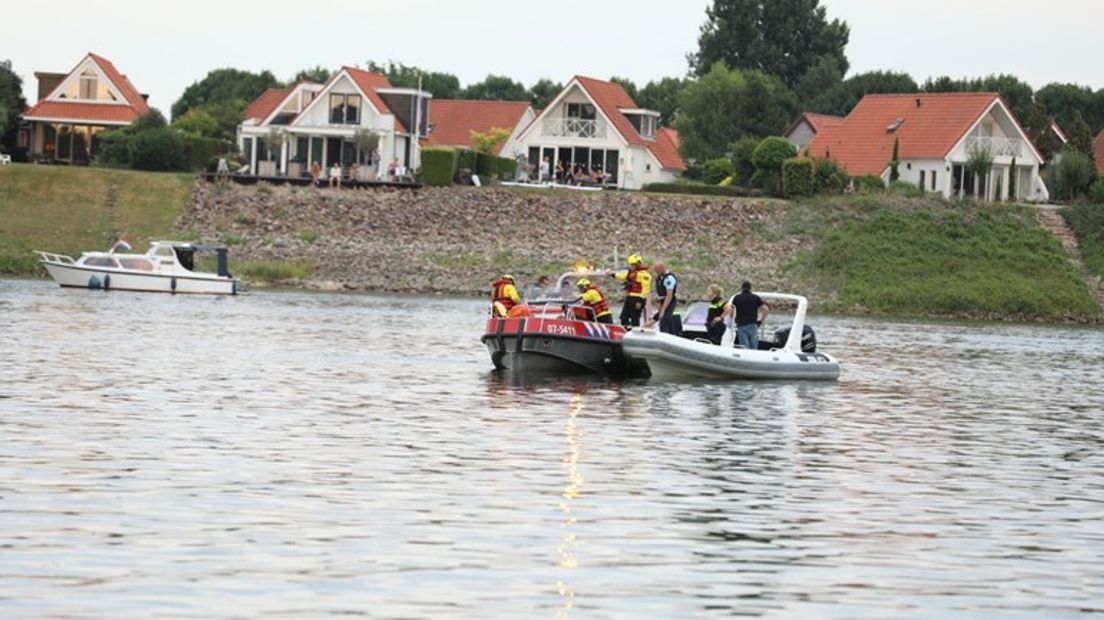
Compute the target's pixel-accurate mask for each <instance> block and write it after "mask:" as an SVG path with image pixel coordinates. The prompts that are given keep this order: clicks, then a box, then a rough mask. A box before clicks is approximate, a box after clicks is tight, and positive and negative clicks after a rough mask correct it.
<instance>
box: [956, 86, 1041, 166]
mask: <svg viewBox="0 0 1104 620" xmlns="http://www.w3.org/2000/svg"><path fill="white" fill-rule="evenodd" d="M995 110H999V111H1000V112H1001V115H1000V116H994V115H993V112H994V111H995ZM987 119H992V120H993V122H994V123H997V124H998V125H999V126H1000V129H1001V132H1002V133H1003V134H1004V136H1005V137H1010V138H1014V139H1017V140H1021V141H1023V143H1024V144H1026V145H1027V147H1028V149H1029V151H1030V152H1031V155H1033V156H1034V157H1035V163H1036V164H1039V165H1041V164H1044V163H1046V161H1045V160H1044V159H1043V156H1042V155H1040V154H1039V150H1038V149H1036V148H1035V144H1034V143H1033V142H1032V141H1031V138H1030V137H1028V135H1027V132H1026V131H1024V130H1023V127H1021V126H1020V123H1019V121H1018V120H1016V116H1015V115H1014V114H1012V110H1011V109H1009V107H1008V106H1007V105H1006V104H1005V103H1004V98H1003V97H1001V96H1000V95H994V99H993V102H992V103H991V104H990V105H989V107H988V108H986V110H985V111H984V112H983V113H982V114H981V115H980V116H979V117H978V119H977V120H976V121H974V123H973V124H972V125H970V128H969V129H967V130H966V132H965V133H963V134H962V136H961V137H960V138H959V139H958V141H957V142H955V144H954V145H953V146H951V148H949V149H947V152H946V153H944V154H943V157H944V158H947V157H950V156H951V154H952V153H954V152H955V151H957V150H958V149H960V148H963V144H964V143H965V142H966V139H967V138H968V137H970V135H971V134H975V133H977V132H978V130H979V129H982V128H983V126H984V125H983V124H984V123H985V122H986V121H987ZM1009 134H1015V135H1014V136H1009Z"/></svg>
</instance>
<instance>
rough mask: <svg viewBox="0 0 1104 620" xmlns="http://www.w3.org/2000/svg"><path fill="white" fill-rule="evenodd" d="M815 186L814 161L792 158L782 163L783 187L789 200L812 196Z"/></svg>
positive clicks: (804, 158)
mask: <svg viewBox="0 0 1104 620" xmlns="http://www.w3.org/2000/svg"><path fill="white" fill-rule="evenodd" d="M815 184H816V182H815V180H814V177H813V160H811V159H809V158H808V157H791V158H789V159H787V160H785V161H783V162H782V187H783V191H784V192H785V194H786V197H787V198H789V197H795V198H799V197H803V196H812V195H813V191H814V190H815Z"/></svg>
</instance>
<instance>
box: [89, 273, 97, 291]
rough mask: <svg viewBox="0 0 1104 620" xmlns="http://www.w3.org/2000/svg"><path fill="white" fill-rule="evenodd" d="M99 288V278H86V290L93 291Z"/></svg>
mask: <svg viewBox="0 0 1104 620" xmlns="http://www.w3.org/2000/svg"><path fill="white" fill-rule="evenodd" d="M99 288H100V279H99V278H97V277H96V276H90V277H89V278H88V290H90V291H94V290H97V289H99Z"/></svg>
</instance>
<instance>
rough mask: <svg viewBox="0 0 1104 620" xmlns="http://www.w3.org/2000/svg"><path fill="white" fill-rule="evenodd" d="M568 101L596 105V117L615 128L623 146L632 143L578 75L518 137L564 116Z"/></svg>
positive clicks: (527, 134)
mask: <svg viewBox="0 0 1104 620" xmlns="http://www.w3.org/2000/svg"><path fill="white" fill-rule="evenodd" d="M567 103H585V104H589V105H592V106H594V109H595V116H596V118H599V119H601V120H602V122H604V123H606V125H607V126H609V127H612V128H613V129H614V133H615V134H616V136H617V137H618V138H619V141H620V142H621V144H622V145H623V146H624V145H628V144H630V142H629V141H628V140H627V139H626V137H625V134H624V133H622V132H621V131H620V129H619V128H618V127H617V125H616V124H614V123H613V121H612V120H611V119H610V115H609V114H607V112H606V110H604V109H602V106H600V105H598V102H597V101H595V100H594V98H593V97H591V95H590V93H589V92H587V90H586V89H585V88H584V87H583V85H582V84H581V83H580V82H579V77H578V76H576V77H574V78H572V79H571V81H570V82H568V83H567V85H566V86H564V87H563V89H562V90H561V91H560V92H559V94H557V95H556V98H555V99H553V100H552V102H551V103H549V104H548V105H546V106H544V109H543V110H541V111H540V113H539V114H537V115H536V118H534V119H533V122H532V123H530V124H529V126H528V127H526V128H525V130H524V131H523V132H522V134H521V135H520V136H518V139H519V140H523V139H525V138H528V137H529V134H530V132H532V131H535V130H536V129H537V128H538V127H540V126H541V123H542V122H543V121H544V120H545V119H546V118H561V117H562V116H563V109H564V104H567ZM617 115H618V116H620V112H617ZM625 123H626V124H628V121H627V120H626V121H625ZM630 128H631V125H630Z"/></svg>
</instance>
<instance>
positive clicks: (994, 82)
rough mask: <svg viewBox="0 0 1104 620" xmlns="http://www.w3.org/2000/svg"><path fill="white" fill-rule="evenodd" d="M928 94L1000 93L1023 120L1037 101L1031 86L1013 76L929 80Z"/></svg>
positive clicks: (927, 82) (927, 85) (926, 84)
mask: <svg viewBox="0 0 1104 620" xmlns="http://www.w3.org/2000/svg"><path fill="white" fill-rule="evenodd" d="M923 91H924V92H926V93H1000V95H1001V97H1003V98H1004V100H1005V101H1006V102H1007V103H1008V107H1009V108H1010V109H1011V110H1012V113H1013V114H1015V115H1016V117H1017V118H1019V119H1021V120H1023V119H1024V117H1026V116H1027V115H1028V114H1029V113H1030V111H1031V106H1032V105H1033V104H1034V100H1035V90H1034V89H1033V88H1031V85H1030V84H1028V83H1027V82H1024V81H1023V80H1021V79H1019V78H1017V77H1016V76H1013V75H1008V74H1003V73H1002V74H1000V75H989V76H986V77H982V78H973V79H966V78H961V79H954V78H951V77H948V76H945V75H944V76H940V77H937V78H928V80H927V81H926V82H924V86H923Z"/></svg>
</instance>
